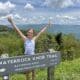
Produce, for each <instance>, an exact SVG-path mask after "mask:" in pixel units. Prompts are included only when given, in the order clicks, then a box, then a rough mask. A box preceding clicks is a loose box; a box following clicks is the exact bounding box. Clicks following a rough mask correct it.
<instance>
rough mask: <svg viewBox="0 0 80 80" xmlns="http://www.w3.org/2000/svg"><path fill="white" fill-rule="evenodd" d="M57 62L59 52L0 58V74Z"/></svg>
mask: <svg viewBox="0 0 80 80" xmlns="http://www.w3.org/2000/svg"><path fill="white" fill-rule="evenodd" d="M59 62H60V52H54V53H40V54H35V55H26V56H25V55H24V56H16V57H9V58H0V75H1V76H2V75H6V74H10V73H16V72H25V71H27V70H32V69H36V68H43V67H50V66H55V65H57V64H58V63H59Z"/></svg>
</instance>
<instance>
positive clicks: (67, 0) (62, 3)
mask: <svg viewBox="0 0 80 80" xmlns="http://www.w3.org/2000/svg"><path fill="white" fill-rule="evenodd" d="M74 4H75V3H74V1H73V0H45V2H44V6H47V7H52V8H66V7H69V6H73V5H74Z"/></svg>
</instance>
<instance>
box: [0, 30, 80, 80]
mask: <svg viewBox="0 0 80 80" xmlns="http://www.w3.org/2000/svg"><path fill="white" fill-rule="evenodd" d="M23 33H24V34H25V33H26V32H25V31H23ZM56 35H57V34H56ZM56 35H53V34H50V33H44V34H43V35H41V36H40V37H39V39H38V40H37V42H36V53H40V52H46V51H48V49H49V48H53V49H54V50H59V51H61V55H62V61H64V62H61V64H60V65H59V66H58V67H57V68H56V69H55V80H79V79H80V59H77V58H80V49H79V48H80V40H79V39H76V38H75V37H74V36H73V35H72V34H68V35H64V34H63V35H62V36H61V39H62V40H61V44H58V43H57V41H56V39H55V36H56ZM3 53H8V54H9V55H10V56H16V55H23V53H24V45H23V42H22V40H21V38H20V37H19V36H18V35H17V34H16V33H15V32H14V31H13V30H11V29H9V30H7V31H5V29H1V31H0V55H1V54H3ZM45 73H46V69H45V70H43V69H39V70H36V80H43V79H44V80H46V75H47V74H45ZM43 74H44V75H43ZM10 80H25V76H24V74H15V75H12V76H11V79H10Z"/></svg>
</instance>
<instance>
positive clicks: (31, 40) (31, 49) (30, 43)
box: [8, 16, 50, 80]
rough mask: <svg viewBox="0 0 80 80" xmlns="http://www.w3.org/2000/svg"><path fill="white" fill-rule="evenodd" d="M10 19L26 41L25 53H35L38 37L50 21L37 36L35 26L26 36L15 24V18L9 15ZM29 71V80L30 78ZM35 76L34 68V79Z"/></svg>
mask: <svg viewBox="0 0 80 80" xmlns="http://www.w3.org/2000/svg"><path fill="white" fill-rule="evenodd" d="M8 21H9V22H10V23H11V25H12V26H13V28H14V29H15V30H16V32H17V33H18V34H19V35H20V37H21V38H22V40H23V42H24V49H25V51H24V54H25V55H34V54H35V41H36V40H37V38H38V37H39V36H40V35H41V34H42V33H43V32H44V31H45V30H46V29H47V27H49V26H50V23H49V24H48V25H47V26H45V27H44V28H43V29H42V30H41V31H40V32H39V33H38V34H37V35H36V36H34V30H33V28H30V29H28V30H27V32H26V34H27V36H25V35H24V34H23V33H22V32H21V31H20V29H19V28H18V27H17V26H16V25H15V22H14V21H13V19H12V18H11V17H10V16H9V17H8ZM29 72H30V71H28V72H27V77H26V78H27V80H29V79H30V78H29ZM34 76H35V72H34V70H32V80H34V78H35V77H34Z"/></svg>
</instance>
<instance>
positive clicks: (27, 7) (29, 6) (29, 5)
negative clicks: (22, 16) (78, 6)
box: [24, 3, 34, 11]
mask: <svg viewBox="0 0 80 80" xmlns="http://www.w3.org/2000/svg"><path fill="white" fill-rule="evenodd" d="M24 8H25V9H26V10H28V11H32V10H34V6H33V5H32V4H30V3H27V4H26V5H25V7H24Z"/></svg>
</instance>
